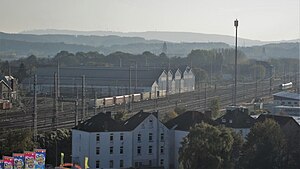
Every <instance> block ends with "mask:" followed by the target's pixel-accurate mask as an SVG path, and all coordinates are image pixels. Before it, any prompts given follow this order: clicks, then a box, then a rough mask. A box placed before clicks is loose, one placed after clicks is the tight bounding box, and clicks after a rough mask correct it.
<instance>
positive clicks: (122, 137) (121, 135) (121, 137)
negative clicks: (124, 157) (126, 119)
mask: <svg viewBox="0 0 300 169" xmlns="http://www.w3.org/2000/svg"><path fill="white" fill-rule="evenodd" d="M120 140H121V141H122V140H124V136H123V133H121V134H120Z"/></svg>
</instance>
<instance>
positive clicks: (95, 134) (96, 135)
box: [72, 112, 169, 169]
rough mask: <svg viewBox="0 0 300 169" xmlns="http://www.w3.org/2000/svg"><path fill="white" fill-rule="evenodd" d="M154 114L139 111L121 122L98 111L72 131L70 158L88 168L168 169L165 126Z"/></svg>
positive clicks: (167, 140)
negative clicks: (148, 168)
mask: <svg viewBox="0 0 300 169" xmlns="http://www.w3.org/2000/svg"><path fill="white" fill-rule="evenodd" d="M156 115H157V114H155V113H146V112H139V113H137V114H136V115H134V116H133V117H131V118H130V119H128V120H127V121H125V122H118V121H116V120H114V119H112V118H111V115H110V113H107V114H104V113H99V114H97V115H96V116H94V117H92V118H91V119H89V120H87V121H85V122H84V123H81V124H79V125H78V126H76V127H75V128H74V129H73V130H72V160H73V162H76V163H79V164H80V165H81V166H83V165H84V158H85V157H88V159H89V163H88V164H89V167H90V168H95V169H96V168H103V169H104V168H130V167H141V166H149V167H151V166H156V167H162V168H166V169H168V168H169V144H168V143H169V129H168V128H167V127H166V126H165V125H164V124H163V123H161V122H160V121H159V120H158V119H157V118H156Z"/></svg>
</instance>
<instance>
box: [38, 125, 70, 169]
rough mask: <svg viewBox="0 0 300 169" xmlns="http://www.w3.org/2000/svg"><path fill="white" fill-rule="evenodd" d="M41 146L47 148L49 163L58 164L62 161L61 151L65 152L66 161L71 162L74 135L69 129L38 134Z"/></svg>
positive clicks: (47, 161) (47, 160)
mask: <svg viewBox="0 0 300 169" xmlns="http://www.w3.org/2000/svg"><path fill="white" fill-rule="evenodd" d="M38 143H39V144H40V148H45V149H47V152H46V153H47V154H46V155H47V159H46V163H47V164H52V165H53V166H57V165H59V163H60V158H59V157H60V153H62V152H63V153H64V154H65V161H66V162H71V154H72V153H71V151H72V137H71V131H70V130H68V129H57V130H55V131H51V132H47V133H45V134H40V135H38Z"/></svg>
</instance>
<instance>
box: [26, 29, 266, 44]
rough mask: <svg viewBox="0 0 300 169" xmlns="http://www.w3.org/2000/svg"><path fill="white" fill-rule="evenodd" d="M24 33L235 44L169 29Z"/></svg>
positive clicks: (224, 37) (229, 39) (222, 37)
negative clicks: (168, 30) (113, 36)
mask: <svg viewBox="0 0 300 169" xmlns="http://www.w3.org/2000/svg"><path fill="white" fill-rule="evenodd" d="M21 33H24V34H37V35H45V34H67V35H98V36H108V35H116V36H122V37H141V38H145V39H147V40H153V39H154V40H160V41H168V42H174V43H179V42H189V43H193V42H200V43H209V42H223V43H227V44H229V45H234V43H235V40H234V36H228V35H217V34H204V33H193V32H167V31H147V32H126V33H125V32H112V31H71V30H55V29H47V30H32V31H24V32H21ZM239 43H240V44H242V45H243V46H253V45H262V44H267V43H268V42H263V41H259V40H251V39H245V38H239Z"/></svg>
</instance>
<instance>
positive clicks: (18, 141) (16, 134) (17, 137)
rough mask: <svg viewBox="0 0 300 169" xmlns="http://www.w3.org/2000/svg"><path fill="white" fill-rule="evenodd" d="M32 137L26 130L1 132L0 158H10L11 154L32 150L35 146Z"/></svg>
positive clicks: (30, 132)
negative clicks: (3, 156)
mask: <svg viewBox="0 0 300 169" xmlns="http://www.w3.org/2000/svg"><path fill="white" fill-rule="evenodd" d="M32 136H33V133H32V131H30V130H28V129H14V130H2V131H1V134H0V138H1V139H0V150H1V151H0V156H1V155H9V156H10V155H12V153H22V152H23V151H26V150H28V151H30V150H33V148H34V147H35V146H36V145H35V144H34V142H33V139H32V138H33V137H32Z"/></svg>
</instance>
